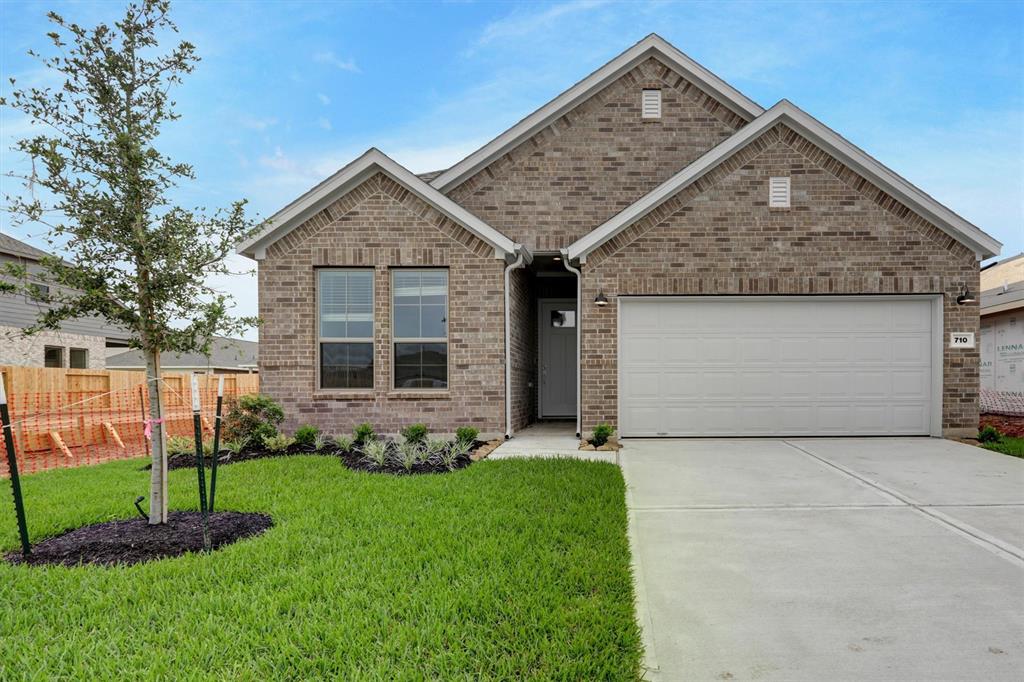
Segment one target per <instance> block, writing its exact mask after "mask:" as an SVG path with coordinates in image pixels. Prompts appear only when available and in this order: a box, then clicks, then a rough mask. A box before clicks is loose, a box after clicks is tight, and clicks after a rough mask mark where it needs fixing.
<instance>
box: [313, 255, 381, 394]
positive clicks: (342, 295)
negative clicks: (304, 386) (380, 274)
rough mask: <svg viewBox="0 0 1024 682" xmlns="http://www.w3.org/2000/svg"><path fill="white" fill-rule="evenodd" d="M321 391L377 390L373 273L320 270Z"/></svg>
mask: <svg viewBox="0 0 1024 682" xmlns="http://www.w3.org/2000/svg"><path fill="white" fill-rule="evenodd" d="M317 277H318V287H317V300H318V301H319V325H318V326H319V331H318V338H319V340H318V343H319V346H320V388H373V270H333V269H332V270H319V271H318V272H317Z"/></svg>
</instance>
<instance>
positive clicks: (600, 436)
mask: <svg viewBox="0 0 1024 682" xmlns="http://www.w3.org/2000/svg"><path fill="white" fill-rule="evenodd" d="M612 433H614V429H612V427H611V426H610V425H609V424H605V423H604V422H602V423H600V424H598V425H597V426H595V427H594V436H593V438H591V439H590V442H591V443H592V444H593V445H595V446H597V447H601V446H602V445H604V444H605V443H607V442H608V439H609V438H611V435H612Z"/></svg>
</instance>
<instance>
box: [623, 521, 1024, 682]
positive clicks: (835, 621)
mask: <svg viewBox="0 0 1024 682" xmlns="http://www.w3.org/2000/svg"><path fill="white" fill-rule="evenodd" d="M636 532H637V536H638V543H637V544H638V546H639V548H640V549H639V552H640V562H641V564H642V567H643V572H644V575H643V578H642V580H643V582H644V589H645V591H646V596H647V599H646V602H647V604H648V609H649V611H650V613H649V616H650V618H649V622H650V623H651V626H652V630H653V633H652V634H653V645H654V646H653V649H654V653H655V656H656V660H657V664H658V669H657V671H656V672H655V674H654V675H652V676H650V677H651V679H653V680H684V679H686V680H691V679H692V680H716V679H728V680H754V679H757V680H787V681H795V680H816V681H817V680H1018V679H1020V671H1021V670H1022V669H1024V637H1022V634H1024V596H1022V595H1024V579H1022V576H1024V573H1022V571H1021V568H1020V567H1019V566H1015V565H1013V564H1011V563H1010V562H1008V561H1006V560H1005V559H1003V558H1001V557H999V556H996V555H995V554H993V553H991V552H989V551H986V550H985V549H983V548H981V547H979V546H977V545H976V544H973V543H972V542H969V541H967V540H965V539H964V538H963V537H960V536H958V535H956V534H954V533H951V532H949V531H948V530H946V529H945V528H942V527H941V526H940V525H939V524H936V523H934V522H933V521H930V520H928V519H926V518H924V517H923V516H922V515H921V514H920V513H918V512H915V511H914V510H912V509H910V508H907V507H898V508H893V507H880V508H872V509H842V508H834V509H786V510H781V509H780V510H763V509H759V510H743V511H722V510H706V511H678V510H677V511H642V510H639V511H637V512H636Z"/></svg>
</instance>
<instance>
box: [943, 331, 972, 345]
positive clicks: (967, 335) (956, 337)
mask: <svg viewBox="0 0 1024 682" xmlns="http://www.w3.org/2000/svg"><path fill="white" fill-rule="evenodd" d="M949 347H950V348H974V332H953V333H952V334H950V335H949Z"/></svg>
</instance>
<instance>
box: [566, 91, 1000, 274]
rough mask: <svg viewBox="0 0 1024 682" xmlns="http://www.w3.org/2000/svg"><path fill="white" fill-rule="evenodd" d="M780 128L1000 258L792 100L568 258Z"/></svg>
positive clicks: (991, 245)
mask: <svg viewBox="0 0 1024 682" xmlns="http://www.w3.org/2000/svg"><path fill="white" fill-rule="evenodd" d="M776 123H784V124H786V125H787V126H789V127H790V128H792V129H793V130H795V131H796V132H798V133H800V134H801V135H803V136H804V137H806V138H807V139H809V140H810V141H811V142H813V143H814V144H816V145H818V146H819V147H821V148H822V149H823V150H825V151H826V152H828V153H829V154H831V155H832V156H834V157H836V158H837V159H839V160H840V161H842V162H843V163H845V164H846V165H847V166H849V167H850V168H851V169H853V170H854V171H856V172H857V173H859V174H860V175H862V176H863V177H865V178H867V179H868V180H870V181H871V182H873V183H874V184H876V185H878V187H880V188H882V189H883V190H885V191H886V192H887V193H889V194H890V195H892V196H893V197H895V198H896V199H897V200H899V201H900V202H902V203H903V204H905V205H906V206H908V207H909V208H911V209H912V210H914V211H916V212H917V213H918V214H919V215H921V217H923V218H925V219H926V220H928V221H930V222H932V223H933V224H934V225H935V226H936V227H938V228H939V229H941V230H943V231H944V232H945V233H946V234H948V235H949V236H951V237H953V238H954V239H956V240H957V241H959V242H961V243H963V244H964V245H966V246H968V247H969V248H970V249H971V250H973V251H974V252H975V253H976V254H977V257H978V259H979V260H982V259H984V258H989V257H991V256H994V255H996V254H998V253H999V249H1000V247H1001V246H1002V244H1001V243H1000V242H999V241H997V240H996V239H994V238H993V237H991V236H990V235H988V234H986V233H985V232H983V231H982V230H981V229H980V228H978V227H977V226H975V225H972V224H971V223H969V222H967V221H966V220H964V219H963V218H961V217H960V216H958V215H957V214H956V213H953V211H951V210H949V209H948V208H946V207H945V206H943V205H942V204H940V203H939V202H938V201H936V200H935V199H933V198H932V197H930V196H929V195H927V194H925V193H924V192H922V191H921V190H920V189H918V188H917V187H914V186H913V185H911V184H910V183H909V182H907V181H906V180H904V179H903V178H902V177H900V176H899V175H897V174H896V173H894V172H893V171H891V170H889V169H888V168H886V167H885V166H883V165H882V164H881V163H879V162H878V161H876V160H875V159H873V158H871V157H870V156H868V154H867V153H866V152H864V151H863V150H862V149H860V148H859V147H856V146H855V145H853V144H852V143H850V142H849V141H848V140H846V139H844V138H843V137H841V136H840V135H839V134H838V133H836V132H835V131H833V130H832V129H830V128H829V127H827V126H826V125H825V124H823V123H821V122H820V121H818V120H817V119H815V118H814V117H813V116H811V115H809V114H807V113H806V112H804V111H802V110H801V109H799V108H797V107H796V106H795V105H794V104H792V103H791V102H789V101H787V100H781V101H780V102H779V103H778V104H776V105H775V106H773V107H772V108H771V109H769V110H768V111H766V112H764V113H763V114H761V115H760V116H758V117H757V118H756V119H754V120H753V121H752V122H750V123H749V124H747V125H745V126H743V127H742V128H740V129H739V130H738V131H736V132H735V133H734V134H733V135H732V137H729V138H728V139H726V140H724V141H722V142H721V143H719V144H718V145H717V146H715V147H713V148H712V149H711V150H710V151H708V152H707V153H705V154H704V155H703V156H701V157H700V158H698V159H697V160H696V161H694V162H693V163H691V164H690V165H688V166H687V167H686V168H684V169H683V170H681V171H679V172H678V173H676V174H675V175H673V176H672V177H671V178H669V179H668V180H666V181H665V182H663V183H662V184H661V185H659V186H658V187H655V188H654V189H653V190H651V191H650V192H648V193H647V194H646V195H644V196H643V197H641V198H640V199H639V200H637V201H636V202H635V203H633V204H632V205H630V206H628V207H626V208H625V209H623V210H622V211H621V212H620V213H618V214H617V215H615V216H614V217H612V218H611V219H610V220H608V221H607V222H605V223H604V224H603V225H601V226H600V227H598V228H597V229H595V230H593V231H592V232H590V233H588V234H586V235H584V236H583V237H581V238H580V239H578V240H576V241H575V242H573V243H572V244H570V245H569V247H568V248H566V249H565V250H564V251H563V253H564V254H565V255H566V256H567V257H568V258H569V259H570V260H575V259H577V258H586V256H587V254H589V253H591V252H593V251H594V250H596V249H597V248H598V247H599V246H601V245H602V244H604V243H605V242H607V241H608V240H609V239H611V238H612V237H614V236H615V235H617V234H618V233H619V232H621V231H622V230H624V229H626V228H627V227H629V226H630V225H632V224H633V223H635V222H636V221H638V220H640V219H641V218H643V217H644V216H645V215H647V214H648V213H650V212H651V211H653V210H654V209H655V208H657V207H658V206H660V205H661V204H662V203H663V202H664V201H666V200H667V199H669V198H671V197H672V196H674V195H675V194H676V193H677V192H679V191H680V190H682V189H683V188H685V187H687V186H688V185H690V184H691V183H693V182H695V181H696V180H698V179H699V178H700V177H702V176H703V175H704V174H706V173H707V172H709V171H710V170H712V169H714V168H715V167H716V166H718V165H719V164H720V163H722V162H723V161H725V160H726V159H728V158H729V157H730V156H732V155H733V154H735V153H736V152H738V151H739V150H741V149H743V148H744V147H745V146H746V145H747V144H748V143H750V142H752V141H753V140H755V139H757V138H758V137H759V136H760V135H761V134H762V133H764V132H765V131H767V130H769V129H770V128H771V127H772V126H774V125H775V124H776Z"/></svg>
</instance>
